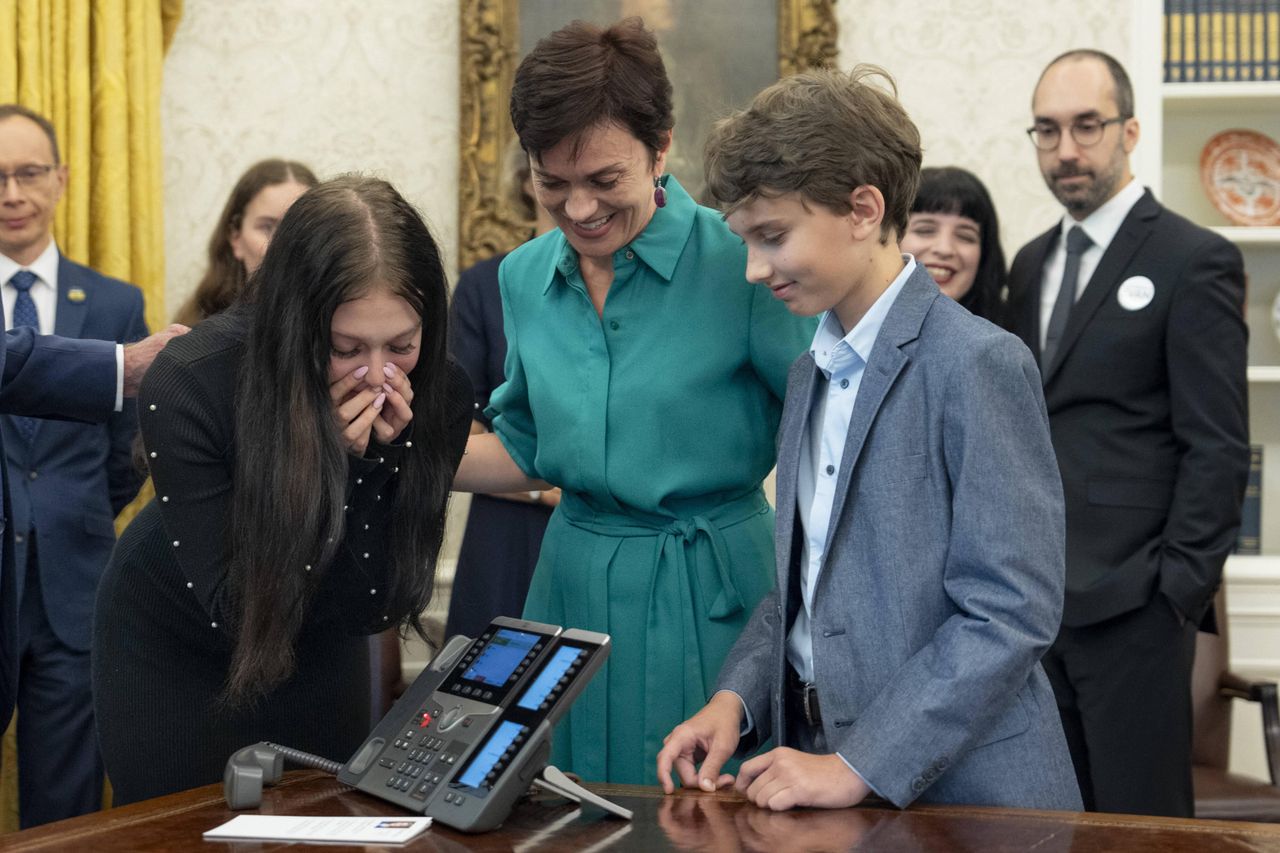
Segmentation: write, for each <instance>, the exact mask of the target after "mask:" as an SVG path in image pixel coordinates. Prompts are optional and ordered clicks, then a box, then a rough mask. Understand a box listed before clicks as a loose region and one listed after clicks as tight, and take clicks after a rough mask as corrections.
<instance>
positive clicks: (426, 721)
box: [418, 711, 431, 729]
mask: <svg viewBox="0 0 1280 853" xmlns="http://www.w3.org/2000/svg"><path fill="white" fill-rule="evenodd" d="M429 725H431V714H430V713H428V712H427V711H423V712H422V722H420V723H418V728H420V729H425V728H426V727H427V726H429Z"/></svg>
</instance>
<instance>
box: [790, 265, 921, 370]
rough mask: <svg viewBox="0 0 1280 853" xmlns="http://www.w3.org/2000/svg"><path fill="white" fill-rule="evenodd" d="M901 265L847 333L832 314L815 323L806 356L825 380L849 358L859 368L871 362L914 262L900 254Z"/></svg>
mask: <svg viewBox="0 0 1280 853" xmlns="http://www.w3.org/2000/svg"><path fill="white" fill-rule="evenodd" d="M902 261H903V267H902V271H901V272H900V273H898V276H897V278H895V279H894V280H893V282H892V283H891V284H890V285H889V286H888V287H887V288H886V289H885V291H884V293H882V294H880V296H879V297H878V298H877V299H876V301H875V302H873V303H872V304H871V307H870V308H868V309H867V313H866V314H863V315H862V319H861V320H859V321H858V323H857V325H855V326H854V327H853V328H852V329H850V330H849V333H848V334H844V329H843V328H842V327H841V326H840V320H839V319H838V318H837V317H836V312H834V311H828V312H827V313H825V314H823V315H822V320H821V321H820V322H819V323H818V331H817V332H816V333H815V334H814V336H813V344H812V346H811V347H810V348H809V354H810V355H811V356H813V361H814V363H815V364H816V365H818V369H819V370H821V371H822V373H823V375H824V376H826V377H827V378H828V379H830V378H831V374H832V373H833V372H835V371H836V370H839V369H841V368H842V367H845V366H847V363H848V361H849V359H850V358H851V356H853V355H856V356H857V357H858V358H860V359H861V360H862V363H863V364H866V363H867V362H868V360H869V359H870V358H871V348H872V347H874V346H875V343H876V337H877V336H878V335H879V334H880V327H881V326H883V325H884V318H885V317H887V316H888V315H889V309H890V308H892V307H893V303H894V302H895V301H896V300H897V298H898V294H899V293H901V292H902V288H903V287H905V286H906V283H907V279H909V278H911V274H912V273H913V272H915V269H916V259H915V258H914V257H912V256H911V255H906V254H904V255H903V256H902Z"/></svg>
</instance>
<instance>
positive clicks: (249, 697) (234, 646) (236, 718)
mask: <svg viewBox="0 0 1280 853" xmlns="http://www.w3.org/2000/svg"><path fill="white" fill-rule="evenodd" d="M446 294H447V285H446V282H445V275H444V270H443V267H442V265H441V262H440V253H439V249H438V247H437V245H436V242H435V240H434V239H433V238H432V236H431V234H430V232H429V231H428V230H427V227H426V225H425V224H424V223H423V220H422V218H421V217H420V216H419V214H418V213H417V211H415V210H414V209H413V208H412V207H411V206H410V205H409V204H408V202H406V201H405V200H404V199H403V198H402V197H401V196H400V194H399V193H397V192H396V191H395V189H393V188H392V187H391V186H390V185H389V184H387V183H385V182H383V181H379V180H372V179H364V178H357V177H347V178H340V179H336V180H333V181H329V182H326V183H323V184H321V185H319V186H318V187H316V188H314V189H312V190H309V191H308V192H307V193H306V194H304V195H303V196H302V197H301V198H299V199H298V200H297V202H295V203H294V204H293V206H292V207H291V208H289V211H288V213H287V214H286V215H285V217H284V219H283V220H282V222H281V224H280V227H279V230H278V231H277V233H276V234H275V236H274V238H273V239H272V241H271V244H270V247H269V249H268V250H267V253H266V257H265V259H264V261H263V264H262V267H261V268H260V269H259V271H258V273H257V274H256V275H255V276H254V277H253V278H252V279H251V284H250V291H249V292H248V293H247V294H246V299H245V302H244V303H243V304H242V305H240V306H237V307H234V308H232V309H230V310H228V311H226V312H224V313H222V314H220V315H217V316H215V317H211V318H210V319H208V320H206V321H204V322H203V323H201V324H200V326H199V327H198V328H197V329H196V330H195V331H193V332H192V333H191V334H189V335H187V336H185V337H184V338H183V339H182V340H181V344H182V346H170V347H169V348H168V349H167V350H166V352H165V354H164V358H163V360H162V361H157V363H156V364H155V366H154V367H153V368H152V369H151V372H150V373H149V374H148V375H147V378H146V381H145V382H144V383H143V387H142V391H141V394H140V395H139V399H138V406H139V414H140V419H141V430H142V436H143V441H144V444H145V447H146V457H147V461H148V463H149V465H150V466H151V474H152V477H153V478H154V480H155V485H156V498H155V499H154V500H153V501H152V502H151V503H150V504H148V505H147V506H146V507H145V508H144V509H143V510H142V512H141V513H139V515H138V516H137V518H135V519H134V521H133V523H132V524H130V525H129V528H128V529H127V530H126V531H125V533H124V535H123V536H122V537H121V539H120V543H119V545H118V546H117V547H116V551H115V554H114V555H113V557H112V561H111V564H110V566H109V567H108V569H107V571H106V573H105V574H104V576H103V578H102V583H101V585H100V587H99V593H98V601H97V613H96V620H95V626H94V631H95V633H94V647H93V682H94V700H95V704H96V708H95V710H96V713H97V719H98V725H99V733H100V738H101V743H102V754H103V759H104V762H105V764H106V768H107V774H108V776H109V777H110V779H111V782H112V785H113V787H114V790H115V801H116V803H117V804H119V803H128V802H135V801H137V800H142V799H147V798H150V797H155V796H159V795H161V794H166V793H170V792H173V791H180V790H183V789H186V788H191V787H195V786H198V785H205V784H208V783H211V782H215V781H217V780H218V779H220V778H221V776H222V768H223V765H224V763H225V761H226V759H227V757H228V756H229V755H231V753H232V752H234V751H235V750H237V749H239V748H240V747H243V746H245V745H247V744H251V743H254V742H255V741H260V740H272V741H277V742H281V743H285V744H288V745H290V746H295V747H298V748H300V749H304V750H307V751H310V752H315V753H318V754H321V755H325V756H328V757H331V758H334V759H336V760H340V761H341V760H345V759H346V758H347V757H348V756H349V755H350V754H351V753H352V752H353V751H354V750H355V749H356V747H357V746H359V744H360V742H361V740H362V739H363V738H364V737H365V735H366V733H367V731H368V728H369V725H370V720H369V660H368V651H367V649H368V646H367V642H366V639H365V636H364V635H367V634H371V633H375V632H379V631H383V630H385V629H387V628H388V627H393V626H406V627H412V628H414V629H416V630H417V631H418V632H419V633H420V634H421V633H423V628H422V624H421V622H420V621H419V617H418V614H419V613H421V612H422V611H423V609H424V608H425V607H426V606H427V603H428V602H429V600H430V598H431V592H432V586H433V580H434V567H435V562H436V557H437V554H438V552H439V549H440V541H441V538H442V536H443V529H444V513H445V504H446V501H447V498H448V493H449V485H450V481H451V479H452V477H453V473H454V470H455V468H456V467H457V463H458V460H459V459H460V458H461V456H462V452H463V448H464V446H465V443H466V438H467V432H468V425H469V422H470V415H471V408H472V403H471V388H470V384H469V383H468V381H467V379H466V377H465V374H463V373H462V371H461V369H460V368H458V367H456V366H455V365H453V364H452V362H450V361H449V360H448V357H447V356H446V352H445V333H446V329H445V325H446V320H445V317H446V299H447V295H446Z"/></svg>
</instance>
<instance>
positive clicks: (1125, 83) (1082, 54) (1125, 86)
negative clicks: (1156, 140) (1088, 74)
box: [1031, 47, 1133, 118]
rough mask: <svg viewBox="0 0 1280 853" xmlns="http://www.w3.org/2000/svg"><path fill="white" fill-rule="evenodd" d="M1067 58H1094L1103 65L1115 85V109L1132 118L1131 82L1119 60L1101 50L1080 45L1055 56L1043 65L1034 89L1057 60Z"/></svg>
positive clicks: (1033, 98) (1124, 116) (1123, 116)
mask: <svg viewBox="0 0 1280 853" xmlns="http://www.w3.org/2000/svg"><path fill="white" fill-rule="evenodd" d="M1068 59H1077V60H1078V59H1096V60H1098V61H1099V62H1101V63H1102V64H1103V65H1105V66H1106V67H1107V72H1108V73H1109V74H1110V75H1111V82H1112V83H1113V84H1114V86H1115V93H1114V94H1115V99H1116V110H1118V111H1119V113H1120V117H1121V118H1133V83H1131V82H1130V81H1129V74H1128V72H1126V71H1125V70H1124V66H1123V65H1121V64H1120V62H1119V60H1117V59H1116V58H1115V57H1114V56H1112V55H1111V54H1109V53H1105V52H1103V51H1101V50H1094V49H1093V48H1089V47H1081V48H1076V49H1075V50H1068V51H1067V52H1066V53H1062V54H1059V55H1058V56H1055V57H1054V58H1053V61H1052V62H1050V63H1049V64H1048V65H1046V66H1045V67H1044V71H1041V72H1040V78H1039V79H1038V80H1036V89H1039V88H1040V80H1043V79H1044V75H1045V72H1047V71H1048V70H1049V69H1050V68H1052V67H1053V66H1055V65H1057V64H1058V63H1059V62H1065V61H1066V60H1068ZM1036 89H1033V90H1032V95H1031V99H1032V101H1033V102H1034V101H1035V91H1036Z"/></svg>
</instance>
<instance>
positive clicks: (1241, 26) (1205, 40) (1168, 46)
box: [1164, 0, 1280, 83]
mask: <svg viewBox="0 0 1280 853" xmlns="http://www.w3.org/2000/svg"><path fill="white" fill-rule="evenodd" d="M1164 79H1165V82H1166V83H1205V82H1222V83H1232V82H1239V81H1254V80H1280V0H1164Z"/></svg>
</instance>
